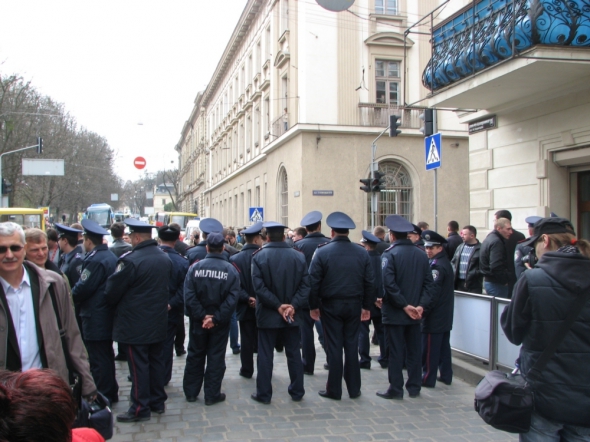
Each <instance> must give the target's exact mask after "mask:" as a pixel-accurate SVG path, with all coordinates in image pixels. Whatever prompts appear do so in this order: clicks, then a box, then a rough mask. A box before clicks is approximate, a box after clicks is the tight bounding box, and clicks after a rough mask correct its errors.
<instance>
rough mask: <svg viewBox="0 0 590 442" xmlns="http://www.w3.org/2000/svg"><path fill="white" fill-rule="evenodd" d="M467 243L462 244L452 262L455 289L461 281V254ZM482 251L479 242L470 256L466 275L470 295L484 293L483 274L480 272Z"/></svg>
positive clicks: (474, 245)
mask: <svg viewBox="0 0 590 442" xmlns="http://www.w3.org/2000/svg"><path fill="white" fill-rule="evenodd" d="M464 247H465V243H463V244H461V245H460V246H459V247H457V250H455V256H453V259H452V260H451V265H452V266H453V272H454V275H455V276H454V280H455V288H457V281H458V280H459V264H460V263H461V253H463V249H464ZM480 250H481V243H480V242H479V241H477V243H476V244H473V248H472V249H471V253H470V254H469V260H468V261H467V273H466V274H465V284H466V286H467V291H468V292H469V293H480V294H481V292H482V291H483V274H482V273H481V272H480V270H479V254H480Z"/></svg>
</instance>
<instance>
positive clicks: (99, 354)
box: [86, 339, 119, 403]
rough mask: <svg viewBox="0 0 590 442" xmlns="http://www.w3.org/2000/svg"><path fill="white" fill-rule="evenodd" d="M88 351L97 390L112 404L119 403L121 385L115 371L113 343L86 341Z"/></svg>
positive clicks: (109, 341) (108, 341) (107, 341)
mask: <svg viewBox="0 0 590 442" xmlns="http://www.w3.org/2000/svg"><path fill="white" fill-rule="evenodd" d="M86 350H87V351H88V359H89V362H90V372H91V373H92V377H93V378H94V383H95V384H96V388H97V390H98V391H100V392H101V393H102V394H104V395H105V396H106V397H107V398H108V399H109V401H111V403H113V402H118V401H119V384H117V377H116V371H115V352H114V350H113V341H112V340H111V339H105V340H101V341H88V340H87V341H86Z"/></svg>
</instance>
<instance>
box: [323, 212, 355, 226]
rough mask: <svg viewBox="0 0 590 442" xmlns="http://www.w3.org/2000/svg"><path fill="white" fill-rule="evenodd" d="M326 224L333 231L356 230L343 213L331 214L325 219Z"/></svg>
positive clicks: (350, 219) (349, 218)
mask: <svg viewBox="0 0 590 442" xmlns="http://www.w3.org/2000/svg"><path fill="white" fill-rule="evenodd" d="M326 224H328V226H330V227H331V228H333V229H356V224H355V223H354V221H353V220H352V218H351V217H350V216H348V215H347V214H346V213H343V212H332V213H330V214H329V215H328V217H327V218H326Z"/></svg>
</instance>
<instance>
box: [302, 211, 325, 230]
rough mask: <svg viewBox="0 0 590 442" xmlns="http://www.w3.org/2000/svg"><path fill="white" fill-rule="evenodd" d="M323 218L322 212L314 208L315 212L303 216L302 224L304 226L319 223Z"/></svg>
mask: <svg viewBox="0 0 590 442" xmlns="http://www.w3.org/2000/svg"><path fill="white" fill-rule="evenodd" d="M321 220H322V212H319V211H317V210H314V211H313V212H309V213H308V214H307V215H305V216H304V217H303V219H302V220H301V225H302V226H303V227H307V226H311V225H312V224H315V223H319V222H320V221H321Z"/></svg>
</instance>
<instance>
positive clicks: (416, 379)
mask: <svg viewBox="0 0 590 442" xmlns="http://www.w3.org/2000/svg"><path fill="white" fill-rule="evenodd" d="M383 328H384V331H385V346H386V348H387V352H388V356H389V361H388V372H387V374H388V378H389V389H388V393H390V394H391V395H394V396H400V397H403V395H404V375H403V373H402V369H403V365H404V359H405V363H406V368H407V371H408V380H407V382H406V390H408V393H410V394H411V395H415V394H418V393H420V389H421V387H422V368H421V366H420V359H421V342H420V339H421V337H420V335H421V332H420V324H412V325H391V324H384V325H383ZM404 350H405V355H406V356H405V358H404Z"/></svg>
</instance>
